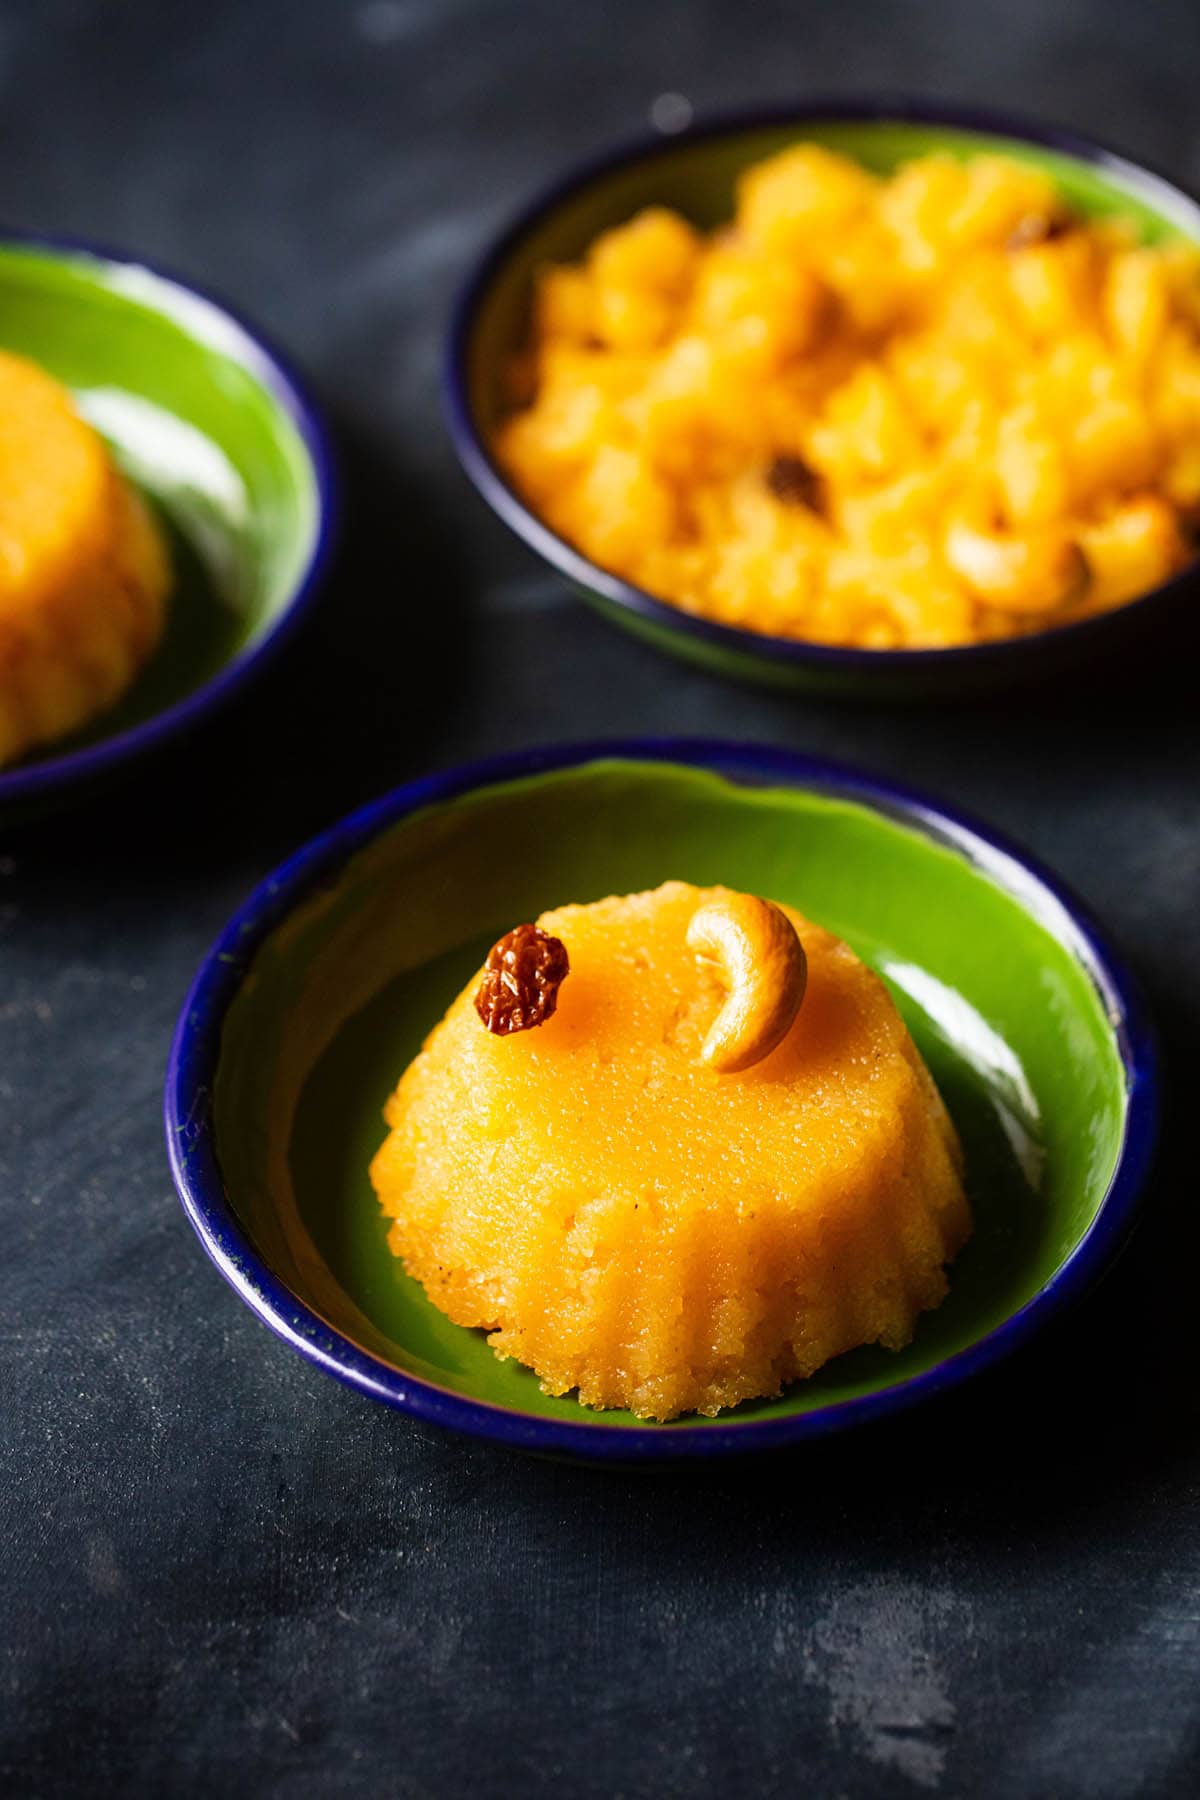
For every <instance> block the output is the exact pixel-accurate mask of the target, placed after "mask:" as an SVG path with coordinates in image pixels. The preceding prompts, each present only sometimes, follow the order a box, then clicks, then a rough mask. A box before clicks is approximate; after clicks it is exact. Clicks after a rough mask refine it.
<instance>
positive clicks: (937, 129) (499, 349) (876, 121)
mask: <svg viewBox="0 0 1200 1800" xmlns="http://www.w3.org/2000/svg"><path fill="white" fill-rule="evenodd" d="M800 141H808V142H812V143H817V144H822V145H824V146H826V147H827V148H828V149H831V150H835V151H838V152H840V153H842V154H844V155H846V156H850V157H853V158H855V159H856V160H857V161H859V162H861V163H863V164H865V165H866V166H867V167H868V168H870V169H873V170H876V171H877V172H879V173H881V174H886V173H888V172H890V171H891V170H893V169H895V168H896V167H897V166H898V165H899V164H900V163H903V162H906V161H909V160H911V159H912V158H913V157H916V156H922V155H925V154H927V153H929V152H930V151H939V152H941V153H943V154H946V155H950V156H956V157H968V156H973V155H978V154H979V153H980V152H983V151H987V152H992V153H997V152H998V153H1000V154H1002V155H1005V156H1009V157H1013V158H1015V159H1016V160H1018V161H1020V162H1024V163H1029V164H1032V165H1033V166H1035V167H1037V168H1040V169H1043V170H1045V171H1047V172H1048V173H1049V174H1050V176H1051V177H1052V178H1053V179H1054V181H1055V182H1056V183H1057V185H1058V187H1059V189H1060V191H1061V192H1062V194H1063V196H1064V198H1065V199H1066V200H1067V201H1068V202H1069V203H1070V204H1071V206H1073V207H1075V208H1076V209H1077V210H1078V211H1080V212H1082V213H1086V214H1088V215H1090V216H1092V217H1104V216H1112V215H1114V214H1119V215H1121V216H1122V217H1124V218H1127V219H1129V220H1130V221H1131V222H1132V224H1133V225H1134V227H1135V229H1136V230H1138V231H1139V232H1140V233H1141V234H1142V236H1143V237H1144V238H1145V239H1146V241H1148V242H1159V241H1161V240H1162V239H1164V238H1172V237H1173V238H1187V239H1190V240H1192V241H1200V206H1197V204H1196V202H1195V201H1194V200H1192V199H1190V198H1189V197H1188V196H1187V195H1185V194H1183V193H1181V192H1180V191H1179V189H1177V188H1175V187H1172V186H1171V184H1170V183H1169V182H1167V181H1164V180H1163V179H1162V178H1161V177H1160V176H1157V175H1154V174H1152V173H1151V172H1150V171H1149V170H1147V169H1144V168H1140V167H1139V166H1138V165H1137V164H1135V163H1132V162H1130V161H1129V160H1128V159H1127V158H1125V157H1122V156H1120V155H1118V154H1116V153H1115V152H1114V151H1111V150H1107V149H1105V148H1104V147H1103V146H1102V145H1099V144H1094V143H1091V142H1089V141H1088V140H1086V139H1084V138H1079V137H1076V136H1075V135H1074V134H1073V133H1070V132H1066V131H1061V130H1058V129H1055V128H1053V127H1049V126H1040V125H1034V124H1030V123H1028V122H1022V121H1018V120H1014V119H1011V118H1007V117H1004V116H1001V115H996V114H983V113H976V112H972V111H968V110H966V109H962V108H955V107H940V106H937V105H934V104H933V103H930V102H924V101H906V100H901V99H895V98H887V99H882V100H880V99H866V100H854V99H850V100H839V101H835V102H820V101H814V102H811V103H808V104H803V105H799V106H795V107H791V108H787V109H781V110H779V111H775V112H770V113H763V114H758V115H754V116H751V117H745V118H734V119H723V120H717V121H715V122H714V123H711V124H702V125H700V126H698V127H696V128H695V129H693V130H689V131H686V132H684V133H682V134H681V135H680V136H679V137H676V138H670V139H666V140H662V139H659V140H656V141H651V142H643V143H640V144H635V145H632V146H629V147H627V148H625V149H622V150H618V151H615V152H613V153H612V154H610V155H608V156H606V157H603V158H601V159H599V160H597V161H596V162H594V163H591V164H589V165H588V166H587V167H586V168H582V169H578V170H576V171H575V172H574V173H572V174H570V175H568V176H566V177H565V178H564V179H563V180H562V181H560V182H559V183H558V184H557V185H556V186H555V187H554V188H553V189H552V191H551V192H550V193H548V194H546V195H544V196H543V197H542V198H541V199H539V200H537V201H535V202H534V203H533V205H531V206H530V207H529V208H528V209H527V210H526V211H525V212H523V213H522V214H521V216H520V217H519V218H518V219H517V220H516V222H515V223H514V224H513V225H511V226H510V227H509V228H508V229H507V230H506V231H505V232H503V233H502V235H501V236H500V237H499V238H498V239H497V241H496V242H495V243H494V244H493V245H492V246H491V247H490V248H489V249H488V250H487V251H486V253H485V254H484V256H483V258H482V260H481V262H480V265H479V267H478V269H477V270H476V272H475V273H474V274H473V275H472V276H471V278H470V280H469V281H468V283H467V286H466V288H465V290H464V292H463V295H462V297H461V299H460V301H459V304H458V306H457V308H456V311H455V315H454V319H453V322H452V324H451V329H450V336H449V342H448V346H447V356H446V372H445V391H446V414H447V419H448V422H449V426H450V431H451V435H452V436H453V439H454V443H455V448H456V449H457V451H458V455H459V458H460V460H461V462H462V464H463V467H464V468H465V470H466V472H467V474H468V475H469V476H470V477H471V480H472V481H473V482H474V483H475V485H476V487H477V488H478V489H479V491H480V493H481V494H482V495H483V497H484V499H485V500H486V501H487V502H488V504H489V505H490V506H491V507H492V508H493V509H494V510H495V511H496V513H497V514H498V515H499V516H500V517H501V518H502V519H503V520H504V521H505V523H506V524H507V525H509V526H510V527H511V528H512V530H513V531H515V532H516V533H517V534H518V536H520V537H522V538H523V539H524V540H525V542H526V543H527V544H528V545H529V546H530V547H531V548H532V549H533V550H534V551H536V552H537V554H538V555H539V556H541V557H542V558H544V560H545V561H546V562H548V563H550V564H551V566H552V567H554V568H556V569H558V570H559V572H560V573H561V574H562V575H564V576H565V577H566V578H567V580H569V581H570V582H571V583H572V584H573V585H574V586H575V587H576V588H578V590H579V591H580V593H582V594H583V596H584V597H585V598H586V599H588V600H590V601H591V602H592V603H593V604H594V605H595V606H597V607H598V608H599V609H600V611H601V612H603V613H604V615H605V616H606V617H607V618H609V619H610V620H611V621H612V622H613V623H614V624H617V625H621V626H623V627H625V628H626V629H627V630H629V631H632V632H634V633H635V634H636V635H638V636H639V637H642V638H644V639H646V640H647V641H648V642H650V643H653V644H655V645H656V646H657V647H658V648H659V649H662V650H666V651H668V652H669V653H670V654H672V655H674V656H680V657H683V658H685V659H686V660H688V661H690V662H696V663H700V664H702V665H704V666H705V667H706V668H709V669H711V670H714V671H715V672H716V673H718V674H722V675H729V676H734V677H736V678H738V679H741V680H750V681H756V682H761V683H766V684H768V685H771V686H775V687H789V688H804V689H811V690H814V691H818V692H820V693H823V694H828V695H845V696H848V697H852V698H853V697H857V698H879V697H894V698H906V699H917V698H923V697H927V696H935V697H937V696H941V697H953V696H957V695H960V694H962V693H965V692H970V691H975V690H979V689H984V688H996V687H1001V688H1002V687H1006V686H1008V685H1009V684H1011V683H1012V682H1013V681H1016V680H1024V679H1029V678H1042V677H1045V676H1046V675H1048V674H1051V673H1053V672H1055V671H1069V672H1070V674H1071V676H1072V678H1073V679H1075V680H1078V679H1079V678H1080V676H1081V675H1082V674H1083V673H1085V672H1086V670H1087V669H1088V667H1089V666H1090V665H1092V664H1096V663H1109V662H1111V661H1112V660H1113V659H1114V658H1116V657H1118V656H1126V655H1127V654H1128V652H1129V651H1130V649H1131V648H1132V647H1133V645H1134V644H1135V643H1137V644H1142V643H1145V642H1151V641H1159V640H1161V639H1162V637H1163V635H1164V634H1165V633H1166V632H1167V630H1168V628H1169V626H1170V624H1171V622H1172V621H1173V620H1175V619H1176V618H1179V619H1181V620H1182V619H1189V618H1190V617H1191V616H1193V615H1194V611H1195V604H1196V599H1197V593H1198V592H1200V573H1198V572H1197V567H1198V566H1197V565H1193V567H1192V568H1191V569H1189V570H1184V571H1183V573H1182V574H1180V575H1178V576H1176V577H1175V578H1174V579H1173V580H1171V581H1169V582H1167V583H1165V584H1164V585H1163V586H1162V587H1160V588H1158V589H1156V590H1155V591H1154V592H1153V593H1151V594H1148V595H1146V596H1145V597H1144V598H1142V599H1141V600H1139V601H1137V602H1136V603H1135V604H1133V605H1131V606H1124V607H1118V608H1117V609H1116V610H1115V611H1112V612H1109V613H1105V614H1103V615H1101V616H1099V617H1097V618H1094V619H1086V620H1082V621H1080V622H1079V623H1078V624H1074V625H1068V626H1063V627H1060V628H1058V629H1056V630H1054V631H1044V632H1040V633H1037V634H1036V635H1034V636H1032V637H1023V638H1012V639H1008V640H1002V641H1000V642H997V643H989V644H975V645H968V646H964V647H961V648H953V649H947V650H884V651H879V650H860V649H851V648H841V647H837V646H833V645H828V644H809V643H803V642H800V641H798V640H796V639H792V638H777V637H768V636H766V635H765V634H763V633H760V632H753V631H742V630H738V629H736V628H734V627H732V626H728V625H719V624H716V623H715V622H714V621H712V620H710V619H701V618H695V617H692V616H691V615H689V614H687V613H684V612H681V611H680V609H679V608H678V607H674V606H668V605H666V604H665V603H664V602H663V601H661V600H657V599H655V598H654V597H653V595H651V594H648V593H646V592H645V591H644V590H642V589H640V588H637V587H634V586H632V585H631V584H630V583H629V582H626V581H623V580H621V579H620V578H619V577H617V576H615V575H613V574H611V573H610V572H609V571H608V570H605V569H602V568H600V567H599V566H598V565H597V564H595V563H592V562H590V561H589V560H588V559H587V557H585V556H583V555H581V554H580V553H579V552H578V551H577V550H575V549H574V548H573V546H572V545H570V544H568V543H567V542H566V540H565V539H563V538H560V537H559V536H558V535H557V534H556V533H555V532H553V531H552V530H550V528H549V527H548V526H546V525H544V524H543V523H542V522H541V520H540V519H538V518H537V517H536V516H535V515H534V514H533V513H531V512H530V511H529V509H528V508H527V507H526V506H525V504H524V502H523V501H522V500H521V499H520V497H519V496H518V495H517V494H516V493H515V491H514V490H513V489H512V488H511V487H510V486H509V485H508V482H507V481H506V479H505V478H504V476H503V475H502V474H501V472H500V470H499V469H498V468H497V466H496V464H495V463H494V462H493V461H492V457H491V454H490V451H489V448H488V446H489V443H490V441H491V439H492V436H493V434H494V430H495V426H496V423H497V421H498V419H499V418H500V416H501V415H502V413H503V411H504V410H505V405H506V401H505V385H504V371H505V369H506V367H507V365H508V363H509V361H510V360H511V357H512V354H513V351H514V349H516V348H517V347H518V346H519V345H520V343H521V342H522V341H523V340H524V337H525V334H526V332H527V328H528V313H529V299H530V293H531V289H532V283H533V278H534V276H535V274H536V272H537V271H538V270H539V269H540V268H541V267H543V266H544V265H545V264H546V263H548V262H570V261H573V260H575V259H577V258H578V257H579V256H580V255H581V254H582V252H583V251H584V250H585V249H586V248H587V246H588V245H589V244H590V243H591V242H592V240H593V239H594V238H595V237H596V236H597V235H598V233H599V232H601V231H604V230H607V229H608V228H609V227H610V226H613V225H617V224H622V223H624V222H625V221H626V220H627V219H629V218H631V217H632V216H633V215H634V214H635V213H636V212H638V211H639V209H640V208H642V207H644V206H653V205H660V206H670V207H674V208H675V209H676V210H677V211H679V212H681V213H682V214H683V215H684V216H685V217H686V218H688V219H691V220H693V221H694V222H695V223H696V224H697V225H699V226H702V227H705V228H711V227H712V226H714V225H717V224H719V223H720V222H721V221H722V220H725V219H728V218H729V217H730V216H731V214H732V211H733V201H734V187H735V183H736V181H737V177H738V175H739V174H740V173H741V171H742V170H743V169H745V168H747V167H749V166H750V165H751V164H753V163H756V162H760V161H761V160H762V159H763V158H764V157H767V156H771V155H773V154H774V153H775V152H776V151H778V150H781V149H783V148H785V147H786V146H787V145H789V144H794V143H797V142H800Z"/></svg>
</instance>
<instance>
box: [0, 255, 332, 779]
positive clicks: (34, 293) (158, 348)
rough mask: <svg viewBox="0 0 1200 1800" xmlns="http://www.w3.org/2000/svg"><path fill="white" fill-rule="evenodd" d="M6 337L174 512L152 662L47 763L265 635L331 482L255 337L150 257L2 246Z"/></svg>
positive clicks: (163, 706)
mask: <svg viewBox="0 0 1200 1800" xmlns="http://www.w3.org/2000/svg"><path fill="white" fill-rule="evenodd" d="M0 347H2V348H3V349H5V350H9V351H14V352H16V353H17V354H19V355H21V356H27V357H29V358H31V359H32V360H33V361H34V362H37V363H40V364H41V366H42V367H43V368H45V369H46V370H48V371H49V373H50V374H51V375H54V376H55V377H57V379H58V380H60V381H62V382H64V383H65V384H66V385H67V387H69V388H70V389H71V391H72V393H73V395H74V398H75V403H76V405H77V407H78V409H79V411H80V412H81V413H82V414H83V416H84V417H85V418H87V419H88V420H89V421H90V422H91V423H92V424H93V425H95V426H96V428H97V429H98V430H99V431H100V432H101V433H102V435H103V436H104V437H105V438H106V439H107V440H108V441H109V443H110V444H111V445H112V447H113V449H114V452H115V454H116V456H117V459H118V461H119V462H120V464H121V466H122V467H123V469H124V470H125V471H126V473H127V474H128V475H129V476H130V478H131V479H132V480H133V481H134V482H135V483H136V484H137V486H138V487H139V488H141V490H142V491H143V492H144V493H145V494H146V495H147V496H148V498H149V499H150V501H151V502H152V504H153V506H154V508H155V510H156V511H157V513H158V515H159V517H160V519H162V520H163V522H164V523H165V525H166V528H167V532H168V536H169V538H170V541H171V547H172V552H173V560H174V576H175V585H174V588H173V590H172V594H171V598H170V602H169V607H168V617H167V629H166V633H165V636H164V639H163V642H162V644H161V646H160V648H159V650H158V651H157V653H156V654H155V656H154V658H153V660H152V661H151V663H150V664H149V665H148V667H147V668H146V669H145V670H144V671H143V673H142V674H141V676H140V677H139V678H138V680H137V681H136V682H135V684H134V686H133V688H132V689H131V690H130V692H129V693H128V694H127V695H126V697H125V698H124V700H123V701H122V702H121V703H120V705H119V706H117V707H116V708H114V709H113V711H111V712H109V713H107V714H106V715H105V716H104V717H103V718H102V719H99V720H97V721H96V722H95V723H94V724H93V725H92V726H91V727H89V728H88V730H87V731H86V732H83V733H80V734H79V735H78V736H76V737H74V738H72V739H70V740H69V741H66V742H64V743H62V744H58V745H55V746H52V747H48V748H47V749H45V750H44V751H42V752H40V753H39V760H41V759H49V758H52V757H57V756H60V755H61V754H62V753H63V752H65V751H70V750H75V749H79V748H81V747H83V746H84V745H87V744H89V743H95V742H97V741H98V740H100V739H102V738H108V737H112V736H114V735H115V734H117V733H119V732H122V731H125V730H127V729H129V728H130V727H131V726H135V725H137V724H140V723H141V722H142V721H144V720H147V719H150V718H152V717H154V716H155V715H157V714H159V713H162V712H164V711H166V710H167V709H168V708H169V707H171V706H173V705H174V704H175V703H176V702H178V701H180V700H183V699H184V698H185V697H186V696H187V695H189V694H191V693H193V692H194V691H195V690H196V689H198V688H200V687H201V686H203V685H204V684H205V683H206V682H208V681H210V680H211V679H212V678H213V677H214V676H216V675H218V674H219V673H220V672H221V671H222V670H223V669H224V668H226V667H227V666H228V665H230V664H231V663H233V662H234V661H235V660H236V659H237V658H238V657H239V656H240V655H241V654H242V653H243V652H245V651H246V650H248V649H250V648H251V647H252V646H253V645H255V644H256V643H257V642H258V641H259V640H260V639H261V638H262V637H263V636H264V635H265V634H266V633H267V632H268V631H269V630H270V629H271V627H272V625H273V624H274V623H275V622H276V620H277V619H278V618H279V617H280V615H281V614H282V612H283V611H284V610H285V609H286V608H287V606H288V605H289V603H290V601H291V600H292V598H293V596H294V593H295V590H296V585H297V582H298V581H299V579H300V578H301V576H302V574H303V572H304V570H305V569H306V567H307V565H308V563H309V561H310V559H311V557H312V554H313V549H314V545H315V543H316V540H317V534H318V530H319V522H320V521H319V514H320V495H319V492H318V487H317V480H316V476H315V472H314V469H313V465H312V458H311V456H310V454H309V453H308V451H307V449H306V447H305V445H304V442H303V440H302V438H301V435H300V433H299V431H298V430H297V428H296V425H295V423H294V422H293V419H292V417H291V416H290V413H289V411H288V408H287V406H286V405H285V404H284V403H283V401H282V399H281V397H280V395H279V394H278V392H276V391H274V390H273V385H272V382H273V371H272V370H271V367H270V365H269V364H268V363H267V361H266V358H265V357H264V356H263V354H262V352H261V351H260V350H259V348H258V346H257V345H256V344H255V343H254V342H253V341H252V340H251V339H250V338H249V337H248V336H247V335H246V334H245V333H243V332H242V331H241V329H240V328H239V327H238V326H236V325H235V324H234V323H233V321H232V320H231V319H230V318H229V317H228V316H227V315H226V314H224V313H223V312H222V311H221V310H220V309H219V308H218V307H216V306H215V305H213V304H212V303H210V302H209V301H207V300H204V299H202V298H201V297H200V296H198V295H196V294H194V293H192V292H190V291H189V290H187V289H185V288H183V287H180V286H178V285H177V284H176V283H174V282H172V281H170V280H167V279H165V278H163V277H161V276H158V275H156V274H154V273H152V272H151V271H150V270H148V269H145V268H142V267H140V266H137V265H134V264H129V263H122V262H116V261H110V260H108V259H107V258H105V257H103V256H101V255H96V256H93V255H89V254H85V253H83V252H81V251H76V250H66V249H64V250H59V249H50V248H42V247H40V246H35V245H32V244H31V245H25V244H20V243H0ZM31 760H32V759H31Z"/></svg>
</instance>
